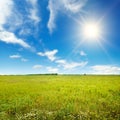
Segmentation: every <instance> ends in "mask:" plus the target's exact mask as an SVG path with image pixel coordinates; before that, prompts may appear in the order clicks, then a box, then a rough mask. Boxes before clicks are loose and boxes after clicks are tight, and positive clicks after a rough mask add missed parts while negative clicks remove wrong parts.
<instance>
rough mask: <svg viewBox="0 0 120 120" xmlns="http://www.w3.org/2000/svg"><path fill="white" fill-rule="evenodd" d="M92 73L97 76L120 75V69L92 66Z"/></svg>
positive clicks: (109, 66) (108, 66)
mask: <svg viewBox="0 0 120 120" xmlns="http://www.w3.org/2000/svg"><path fill="white" fill-rule="evenodd" d="M91 68H92V71H93V73H95V74H120V67H117V66H112V65H95V66H92V67H91Z"/></svg>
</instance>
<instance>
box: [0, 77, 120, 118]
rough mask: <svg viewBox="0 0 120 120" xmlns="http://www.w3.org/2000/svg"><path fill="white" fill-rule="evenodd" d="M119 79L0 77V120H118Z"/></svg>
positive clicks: (119, 115)
mask: <svg viewBox="0 0 120 120" xmlns="http://www.w3.org/2000/svg"><path fill="white" fill-rule="evenodd" d="M119 119H120V76H79V75H78V76H77V75H76V76H71V75H66V76H65V75H34V76H32V75H31V76H0V120H119Z"/></svg>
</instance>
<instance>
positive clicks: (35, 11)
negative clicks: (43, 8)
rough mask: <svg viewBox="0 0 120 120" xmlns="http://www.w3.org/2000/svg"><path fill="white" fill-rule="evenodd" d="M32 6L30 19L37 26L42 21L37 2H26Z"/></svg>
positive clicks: (30, 0) (35, 0)
mask: <svg viewBox="0 0 120 120" xmlns="http://www.w3.org/2000/svg"><path fill="white" fill-rule="evenodd" d="M26 1H27V2H28V3H30V4H31V6H32V8H31V9H30V10H29V13H30V15H29V18H30V19H31V20H33V21H34V23H35V24H37V23H38V22H40V21H41V18H40V17H39V16H38V8H37V0H26Z"/></svg>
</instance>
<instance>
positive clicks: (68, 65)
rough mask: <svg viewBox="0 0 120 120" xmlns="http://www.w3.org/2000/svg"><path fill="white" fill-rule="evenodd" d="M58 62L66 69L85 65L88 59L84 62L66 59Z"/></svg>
mask: <svg viewBox="0 0 120 120" xmlns="http://www.w3.org/2000/svg"><path fill="white" fill-rule="evenodd" d="M56 63H58V64H59V65H60V66H62V67H63V68H64V69H74V68H76V67H84V66H85V65H87V63H88V62H87V61H82V62H68V61H66V60H56Z"/></svg>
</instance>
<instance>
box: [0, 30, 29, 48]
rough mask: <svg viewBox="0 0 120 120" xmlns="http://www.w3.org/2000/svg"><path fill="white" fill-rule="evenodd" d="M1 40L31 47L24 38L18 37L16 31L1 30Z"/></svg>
mask: <svg viewBox="0 0 120 120" xmlns="http://www.w3.org/2000/svg"><path fill="white" fill-rule="evenodd" d="M0 41H2V42H5V43H11V44H19V45H21V46H22V47H24V48H30V45H29V44H27V43H26V42H24V40H22V39H20V38H17V37H16V36H15V34H14V33H12V32H7V31H4V30H0Z"/></svg>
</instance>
